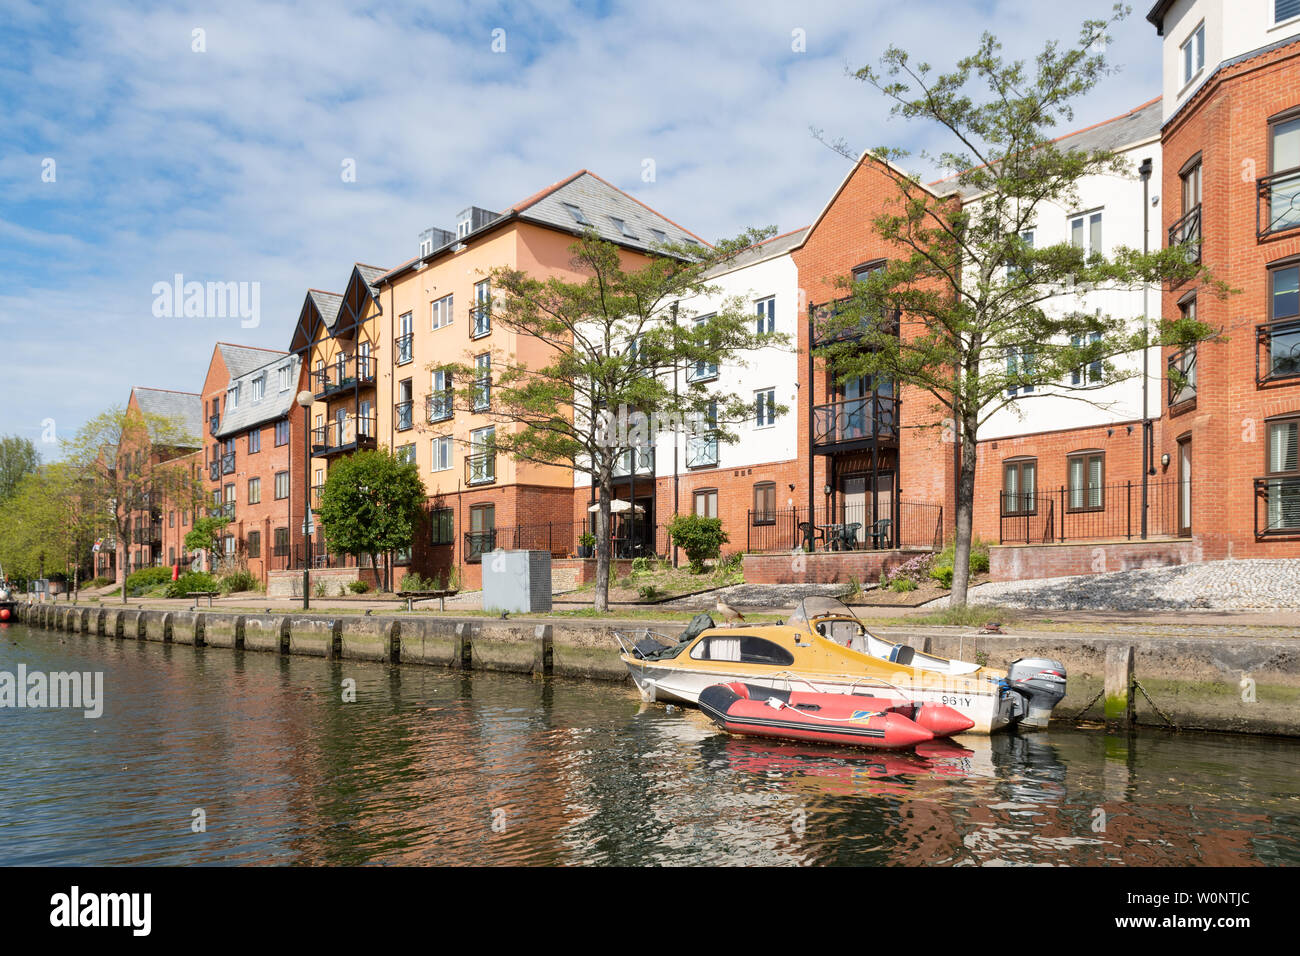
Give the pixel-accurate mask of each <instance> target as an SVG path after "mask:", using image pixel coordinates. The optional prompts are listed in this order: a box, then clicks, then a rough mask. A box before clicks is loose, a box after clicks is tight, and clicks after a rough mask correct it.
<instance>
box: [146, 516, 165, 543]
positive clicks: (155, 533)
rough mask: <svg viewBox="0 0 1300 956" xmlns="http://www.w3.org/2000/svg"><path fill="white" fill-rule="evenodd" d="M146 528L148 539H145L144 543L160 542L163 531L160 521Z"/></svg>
mask: <svg viewBox="0 0 1300 956" xmlns="http://www.w3.org/2000/svg"><path fill="white" fill-rule="evenodd" d="M147 528H148V537H147V538H145V540H146V541H148V542H150V543H151V544H152V543H154V542H160V541H162V536H163V530H162V522H161V521H155V522H153V523H152V524H150V525H147Z"/></svg>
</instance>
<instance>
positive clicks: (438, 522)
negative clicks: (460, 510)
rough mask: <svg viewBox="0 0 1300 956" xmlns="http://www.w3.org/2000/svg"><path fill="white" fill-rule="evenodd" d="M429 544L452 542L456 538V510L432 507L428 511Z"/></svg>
mask: <svg viewBox="0 0 1300 956" xmlns="http://www.w3.org/2000/svg"><path fill="white" fill-rule="evenodd" d="M429 525H430V532H431V533H430V535H429V543H430V544H452V543H454V542H455V540H456V512H455V511H453V510H452V509H451V508H434V509H433V511H431V512H430V513H429Z"/></svg>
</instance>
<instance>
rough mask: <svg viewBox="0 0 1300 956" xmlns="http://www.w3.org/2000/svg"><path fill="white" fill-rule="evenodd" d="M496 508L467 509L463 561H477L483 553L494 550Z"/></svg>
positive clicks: (475, 506)
mask: <svg viewBox="0 0 1300 956" xmlns="http://www.w3.org/2000/svg"><path fill="white" fill-rule="evenodd" d="M496 537H497V535H496V508H495V506H493V505H474V506H473V507H472V508H470V509H469V534H468V535H466V541H465V560H466V561H478V560H480V559H481V558H482V556H483V552H485V551H492V550H493V549H495V548H496Z"/></svg>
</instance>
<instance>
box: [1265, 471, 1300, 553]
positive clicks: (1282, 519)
mask: <svg viewBox="0 0 1300 956" xmlns="http://www.w3.org/2000/svg"><path fill="white" fill-rule="evenodd" d="M1261 511H1262V514H1261ZM1261 518H1262V519H1263V521H1262V522H1261V520H1260V519H1261ZM1281 535H1288V536H1289V535H1296V536H1300V476H1295V475H1293V476H1289V477H1286V478H1256V479H1255V537H1256V538H1265V537H1274V536H1281Z"/></svg>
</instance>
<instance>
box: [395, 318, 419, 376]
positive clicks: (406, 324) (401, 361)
mask: <svg viewBox="0 0 1300 956" xmlns="http://www.w3.org/2000/svg"><path fill="white" fill-rule="evenodd" d="M414 344H415V336H414V335H412V334H411V313H410V312H403V313H402V314H401V315H400V316H398V318H397V339H396V340H395V341H394V342H393V351H394V356H393V361H394V362H396V363H397V364H398V365H405V364H406V363H407V362H409V361H411V359H412V358H413V357H414Z"/></svg>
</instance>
